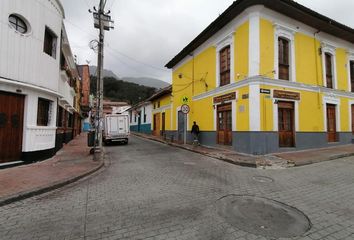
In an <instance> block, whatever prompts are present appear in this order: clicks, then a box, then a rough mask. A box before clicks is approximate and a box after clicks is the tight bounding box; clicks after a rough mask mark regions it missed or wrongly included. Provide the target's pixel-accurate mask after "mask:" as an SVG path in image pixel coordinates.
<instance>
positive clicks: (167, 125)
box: [161, 109, 171, 131]
mask: <svg viewBox="0 0 354 240" xmlns="http://www.w3.org/2000/svg"><path fill="white" fill-rule="evenodd" d="M161 120H162V119H161ZM165 130H167V131H170V130H171V109H166V111H165Z"/></svg>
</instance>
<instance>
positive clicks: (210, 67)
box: [188, 47, 216, 95]
mask: <svg viewBox="0 0 354 240" xmlns="http://www.w3.org/2000/svg"><path fill="white" fill-rule="evenodd" d="M192 64H193V63H189V64H188V65H192ZM188 68H192V66H188ZM215 74H216V51H215V47H209V48H208V49H206V50H205V51H204V52H202V53H201V54H199V55H198V56H196V57H195V58H194V86H191V87H190V88H193V87H194V95H198V94H201V93H204V92H206V91H208V90H211V89H214V88H215V83H216V80H215ZM192 76H193V74H190V79H189V82H192Z"/></svg>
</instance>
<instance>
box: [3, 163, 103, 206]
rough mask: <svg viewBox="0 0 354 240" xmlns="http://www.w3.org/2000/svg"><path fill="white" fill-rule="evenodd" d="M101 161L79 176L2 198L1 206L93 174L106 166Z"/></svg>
mask: <svg viewBox="0 0 354 240" xmlns="http://www.w3.org/2000/svg"><path fill="white" fill-rule="evenodd" d="M100 161H101V163H100V164H99V165H98V166H97V167H95V168H94V169H91V170H89V171H87V172H85V173H83V174H81V175H79V176H76V177H72V178H69V179H66V180H64V181H58V182H56V183H53V184H51V185H47V186H44V187H39V188H37V189H33V190H30V191H27V192H21V193H19V194H16V195H12V196H9V197H6V198H3V199H0V207H2V206H4V205H7V204H10V203H13V202H17V201H20V200H23V199H26V198H30V197H33V196H36V195H39V194H42V193H46V192H49V191H52V190H55V189H58V188H61V187H64V186H65V185H68V184H70V183H73V182H76V181H78V180H80V179H82V178H84V177H87V176H89V175H91V174H92V173H94V172H96V171H98V170H99V169H101V168H102V167H103V166H104V159H102V160H100Z"/></svg>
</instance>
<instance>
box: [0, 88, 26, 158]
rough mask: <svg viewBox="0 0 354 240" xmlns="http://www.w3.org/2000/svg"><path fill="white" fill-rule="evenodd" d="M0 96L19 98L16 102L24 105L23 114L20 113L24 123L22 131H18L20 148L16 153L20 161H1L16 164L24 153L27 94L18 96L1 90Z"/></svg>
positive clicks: (21, 126)
mask: <svg viewBox="0 0 354 240" xmlns="http://www.w3.org/2000/svg"><path fill="white" fill-rule="evenodd" d="M0 94H3V95H4V96H13V97H15V98H17V99H16V101H17V100H18V101H21V104H22V112H20V113H19V114H20V115H21V118H22V122H21V123H20V129H19V131H18V135H19V136H20V139H19V146H18V148H17V150H18V151H16V154H18V155H19V159H14V160H5V161H4V162H2V161H1V160H0V163H7V162H14V161H18V160H20V159H21V156H22V153H23V145H24V134H25V122H26V103H27V96H26V95H25V94H18V93H13V92H7V91H2V90H0ZM11 111H12V110H11Z"/></svg>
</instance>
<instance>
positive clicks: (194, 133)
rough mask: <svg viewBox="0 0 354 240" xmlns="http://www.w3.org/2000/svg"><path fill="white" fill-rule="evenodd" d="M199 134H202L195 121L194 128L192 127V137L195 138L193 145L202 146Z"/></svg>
mask: <svg viewBox="0 0 354 240" xmlns="http://www.w3.org/2000/svg"><path fill="white" fill-rule="evenodd" d="M199 132H200V131H199V126H198V125H197V123H196V122H195V121H194V122H193V126H192V130H191V133H192V136H193V145H194V144H197V145H200V143H199Z"/></svg>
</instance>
